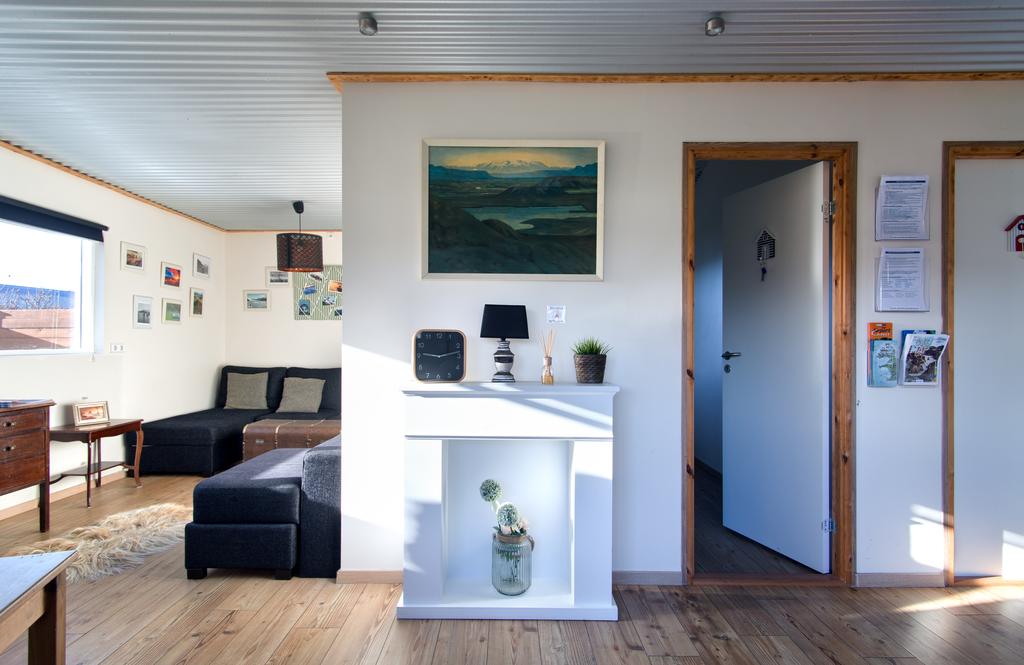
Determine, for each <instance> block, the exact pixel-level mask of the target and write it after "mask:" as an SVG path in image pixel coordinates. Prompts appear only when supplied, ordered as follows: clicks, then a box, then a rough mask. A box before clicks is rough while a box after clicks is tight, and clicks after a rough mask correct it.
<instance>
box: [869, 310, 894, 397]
mask: <svg viewBox="0 0 1024 665" xmlns="http://www.w3.org/2000/svg"><path fill="white" fill-rule="evenodd" d="M899 366H900V347H899V346H898V345H897V343H896V340H894V339H893V338H892V321H872V322H870V323H868V386H870V387H872V388H892V387H894V386H896V385H897V384H898V383H899V378H900V371H899Z"/></svg>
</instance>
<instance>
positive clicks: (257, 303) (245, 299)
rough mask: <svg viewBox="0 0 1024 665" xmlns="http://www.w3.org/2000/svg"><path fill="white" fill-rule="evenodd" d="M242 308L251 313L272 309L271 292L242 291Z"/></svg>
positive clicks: (262, 290) (257, 290) (261, 290)
mask: <svg viewBox="0 0 1024 665" xmlns="http://www.w3.org/2000/svg"><path fill="white" fill-rule="evenodd" d="M242 307H244V308H245V310H246V311H250V312H258V311H266V310H268V309H270V291H267V290H265V289H252V290H247V291H242Z"/></svg>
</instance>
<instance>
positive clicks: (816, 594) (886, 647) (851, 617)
mask: <svg viewBox="0 0 1024 665" xmlns="http://www.w3.org/2000/svg"><path fill="white" fill-rule="evenodd" d="M789 591H790V594H792V596H793V597H794V598H796V599H797V600H799V601H800V602H802V603H803V604H804V605H805V606H806V607H807V608H808V609H810V610H811V612H812V613H813V614H814V615H815V616H816V617H817V618H818V620H819V621H821V622H822V623H824V624H825V625H826V626H828V627H829V629H830V630H831V631H832V632H833V633H834V634H835V635H836V636H838V637H839V639H841V640H843V641H844V642H846V643H847V644H848V645H849V646H850V647H851V648H852V649H853V650H854V651H856V652H857V654H858V655H860V656H862V657H864V658H913V654H911V653H910V652H909V651H907V650H906V649H904V648H903V647H902V646H900V645H899V644H898V643H897V642H896V641H894V640H893V639H892V638H890V637H889V636H888V635H887V634H886V633H885V632H884V631H883V630H881V629H880V628H879V627H878V626H875V625H874V624H873V623H871V621H870V620H869V619H867V618H866V617H864V616H863V615H861V614H860V613H859V612H858V611H857V610H856V609H855V608H853V607H852V606H850V605H848V604H847V603H845V602H843V597H844V596H845V595H846V593H847V592H846V590H845V589H819V588H813V587H808V588H806V589H790V590H789Z"/></svg>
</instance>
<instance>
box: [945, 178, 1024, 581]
mask: <svg viewBox="0 0 1024 665" xmlns="http://www.w3.org/2000/svg"><path fill="white" fill-rule="evenodd" d="M1022 213H1024V159H979V160H974V159H961V160H958V161H957V163H956V239H955V241H954V243H953V247H954V251H955V252H956V261H955V263H954V265H955V283H954V287H953V288H954V294H955V298H954V300H953V307H954V308H955V311H954V319H955V321H954V323H955V325H954V329H953V344H954V345H955V348H954V352H955V355H954V357H953V363H954V367H955V369H956V371H955V372H953V377H952V380H953V442H954V446H955V455H954V457H953V459H954V464H955V468H954V474H953V479H954V483H955V487H954V491H953V497H954V499H953V500H954V501H955V502H956V503H955V506H954V512H953V515H954V518H955V525H956V529H955V530H954V538H955V543H954V550H953V551H954V553H955V555H956V558H955V565H956V571H955V572H956V575H957V577H987V576H999V575H1001V576H1003V577H1004V578H1006V579H1014V580H1021V579H1024V483H1022V482H1021V470H1022V469H1024V429H1022V426H1021V422H1022V420H1021V394H1022V392H1024V353H1022V352H1021V341H1022V340H1024V297H1022V295H1021V286H1022V285H1024V260H1022V257H1019V256H1017V255H1015V253H1014V252H1011V251H1010V250H1009V241H1008V238H1007V237H1006V231H1005V230H1004V229H1005V228H1006V226H1007V225H1008V224H1009V223H1010V220H1012V219H1014V218H1015V217H1016V216H1017V215H1020V214H1022ZM943 380H944V381H947V380H949V378H948V377H943Z"/></svg>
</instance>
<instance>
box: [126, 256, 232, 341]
mask: <svg viewBox="0 0 1024 665" xmlns="http://www.w3.org/2000/svg"><path fill="white" fill-rule="evenodd" d="M120 264H121V270H125V271H128V272H137V273H145V272H147V271H148V268H149V258H148V256H147V252H146V248H145V247H143V246H142V245H137V244H135V243H130V242H124V241H122V242H121V261H120ZM211 264H212V261H211V260H210V257H208V256H204V255H203V254H199V253H193V254H192V270H191V272H192V277H193V279H195V280H208V279H210V267H211ZM184 275H185V270H184V268H182V266H181V265H180V264H177V263H171V262H170V261H161V262H160V269H159V272H158V279H159V285H160V287H161V288H166V289H173V290H175V291H177V293H176V294H174V295H173V296H172V295H170V293H171V292H170V291H167V292H166V293H168V294H169V295H168V297H164V296H163V295H162V294H161V296H160V297H159V298H158V297H157V296H152V295H141V294H136V295H133V296H132V327H133V328H138V329H141V330H148V329H151V328H152V327H153V324H154V323H156V322H160V323H161V324H168V325H180V324H181V322H182V320H183V319H185V318H186V317H188V318H202V317H203V316H205V314H206V289H205V288H202V287H200V286H189V287H188V291H187V295H186V291H185V285H184V283H183V282H184ZM198 283H200V282H197V284H198ZM162 293H164V292H162ZM157 300H159V306H158V307H157V305H158V303H157ZM154 308H156V311H154Z"/></svg>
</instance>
